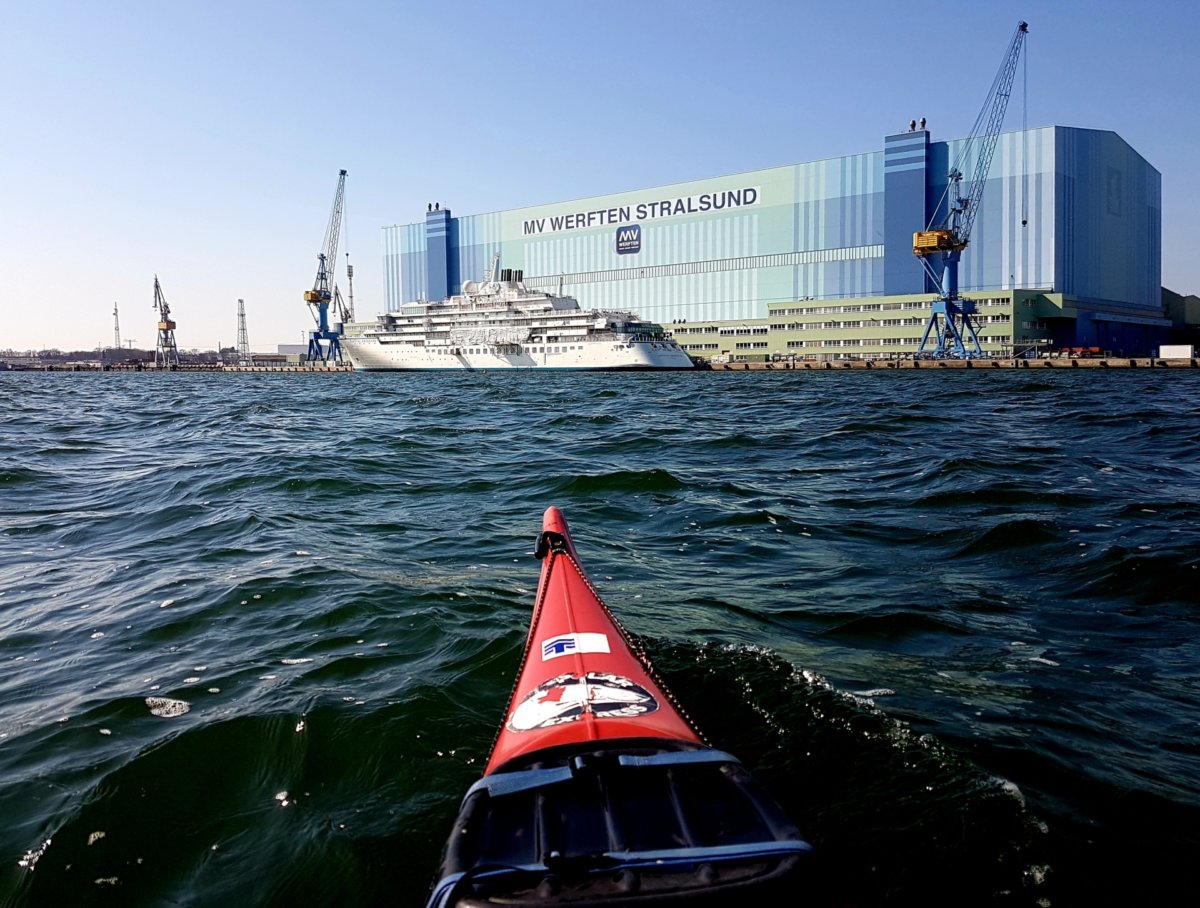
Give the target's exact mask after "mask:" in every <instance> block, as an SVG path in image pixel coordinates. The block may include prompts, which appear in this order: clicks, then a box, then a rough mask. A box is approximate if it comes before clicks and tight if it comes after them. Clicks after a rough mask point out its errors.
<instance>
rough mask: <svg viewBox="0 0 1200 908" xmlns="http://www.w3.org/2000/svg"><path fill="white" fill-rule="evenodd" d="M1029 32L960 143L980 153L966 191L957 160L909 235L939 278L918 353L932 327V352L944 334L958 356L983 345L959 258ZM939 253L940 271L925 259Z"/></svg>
mask: <svg viewBox="0 0 1200 908" xmlns="http://www.w3.org/2000/svg"><path fill="white" fill-rule="evenodd" d="M1028 32H1029V25H1028V23H1026V22H1023V21H1022V22H1018V23H1017V28H1016V30H1015V31H1014V32H1013V36H1012V40H1010V41H1009V43H1008V50H1007V51H1005V54H1004V58H1003V60H1002V61H1001V63H1000V69H999V70H997V72H996V76H995V78H994V79H993V80H992V87H991V89H990V90H989V91H988V95H987V99H986V100H985V101H984V104H983V107H982V108H981V109H980V111H979V116H978V117H976V118H975V125H974V126H973V127H972V128H971V133H970V135H969V136H968V137H967V140H966V141H965V142H964V143H963V149H962V152H961V154H960V158H959V161H960V162H961V161H962V159H963V158H964V157H965V155H966V153H967V151H968V150H969V149H971V148H972V147H973V146H975V145H976V144H978V148H979V152H978V155H977V157H976V159H975V169H974V171H973V172H972V174H971V181H970V182H969V183H968V184H967V191H966V195H963V194H962V186H961V183H962V179H963V173H962V170H961V168H960V167H959V162H955V164H954V165H953V166H952V167H951V168H950V172H949V173H948V174H947V182H946V193H945V194H944V195H943V196H942V200H941V201H939V202H938V205H937V207H936V209H935V210H934V213H933V216H932V217H931V218H930V220H929V225H927V226H926V228H925V229H924V230H919V231H917V232H916V233H914V234H913V255H915V256H917V257H919V258H920V259H921V262H922V265H923V266H924V268H925V270H926V272H927V273H928V274H929V275H930V277H932V278H933V280H934V281H935V282H937V283H938V284H939V286H940V288H941V292H940V294H939V297H938V299H937V301H935V302H934V304H933V311H932V313H931V315H930V318H929V322H928V324H927V325H926V326H925V334H924V335H923V336H922V338H921V345H920V347H918V348H917V354H918V355H922V354H924V353H925V352H926V349H925V347H926V343H927V342H928V340H929V334H930V332H931V331H933V332H935V334H936V338H937V343H936V346H935V349H934V351H933V354H934V355H935V356H944V355H946V352H947V351H946V342H947V339H949V341H950V342H951V344H952V346H953V353H954V354H955V355H957V356H981V355H982V354H983V348H982V347H981V346H980V344H979V337H978V335H977V334H976V331H975V326H974V324H973V321H972V319H971V315H972V313H973V312H974V311H975V304H974V303H973V302H971V301H969V300H964V299H962V298H961V297H960V296H959V295H958V263H959V260H960V257H961V255H962V251H963V250H964V249H966V248H967V244H968V243H969V242H970V239H971V230H972V229H973V228H974V226H975V218H976V216H977V215H978V214H979V205H980V203H981V202H982V201H983V190H984V188H985V186H986V185H987V177H988V173H989V172H990V171H991V168H992V157H993V156H994V155H995V153H996V144H997V142H998V141H999V139H1000V128H1001V126H1002V125H1003V123H1004V114H1005V112H1006V111H1007V110H1008V101H1009V98H1010V97H1011V95H1012V85H1013V80H1014V79H1015V78H1016V74H1017V60H1018V59H1019V58H1020V56H1021V47H1022V46H1023V44H1024V42H1025V36H1026V35H1027V34H1028ZM947 198H949V204H948V205H947V207H946V214H945V217H944V218H942V220H941V222H940V225H939V226H937V227H934V226H932V225H933V224H934V223H935V222H936V221H937V220H938V217H939V214H940V213H941V211H942V210H943V203H944V202H945V201H946V199H947ZM934 255H941V256H942V258H943V268H942V273H941V274H940V275H938V274H937V273H936V272H935V271H934V270H933V268H932V266H931V265H930V264H929V258H930V257H931V256H934ZM964 330H965V331H966V332H967V333H969V334H970V338H971V344H972V349H971V350H967V348H966V345H965V344H964V342H963V337H962V335H963V331H964Z"/></svg>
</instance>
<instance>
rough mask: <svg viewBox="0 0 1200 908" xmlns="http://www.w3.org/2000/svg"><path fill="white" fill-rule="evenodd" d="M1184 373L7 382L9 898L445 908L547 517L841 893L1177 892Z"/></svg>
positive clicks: (2, 618)
mask: <svg viewBox="0 0 1200 908" xmlns="http://www.w3.org/2000/svg"><path fill="white" fill-rule="evenodd" d="M1165 372H1166V370H1163V373H1154V372H1151V371H1150V370H1138V371H1129V372H1121V373H1116V372H1114V373H1112V374H1108V373H1105V374H1099V375H1096V374H1092V373H1091V370H1088V374H1086V375H1085V374H1083V373H1082V370H1077V372H1072V373H1055V374H1054V375H1053V376H1052V377H1046V378H1040V377H1039V378H1031V377H1028V376H1026V375H1023V374H1020V373H1003V374H1001V373H993V372H991V371H989V372H987V373H978V372H976V371H973V372H971V373H963V372H957V371H953V372H952V371H950V370H940V371H938V370H923V371H922V372H920V373H913V374H903V375H901V374H898V373H895V372H892V373H886V372H881V373H878V374H874V373H849V372H845V373H843V372H840V371H831V372H829V373H825V372H816V371H814V372H798V373H791V372H789V373H770V374H765V375H762V376H755V375H728V374H707V375H705V374H699V375H671V376H647V375H628V376H612V375H607V376H605V375H575V376H568V375H552V376H542V375H506V376H501V375H463V376H433V375H402V376H400V375H397V376H391V375H350V376H342V377H339V378H337V379H335V380H332V381H326V380H323V379H317V380H314V379H312V378H311V377H308V376H304V375H270V374H251V375H238V376H221V375H190V374H180V373H177V374H173V375H156V374H149V373H144V374H131V375H90V374H86V373H53V374H45V375H40V374H39V375H0V391H2V392H3V393H4V396H5V399H6V401H7V402H8V406H7V408H6V410H5V412H4V413H0V490H3V492H4V500H3V502H0V510H2V512H3V520H0V666H2V667H3V668H2V670H0V816H2V817H4V818H5V822H4V823H0V902H3V903H5V904H9V903H12V904H14V905H26V904H28V905H60V904H109V903H112V904H170V903H204V904H208V903H213V904H216V903H219V902H221V901H223V900H226V901H231V902H237V903H239V904H276V903H281V902H283V901H287V900H292V899H305V900H307V901H308V902H311V903H314V904H327V903H331V902H339V903H344V904H346V905H374V904H403V905H416V904H420V903H421V902H422V900H423V898H424V896H425V894H426V891H427V885H428V881H429V876H430V874H431V873H432V871H433V868H434V866H435V865H436V863H437V856H438V851H439V849H440V845H441V842H442V840H443V838H444V836H445V834H446V831H447V830H448V827H449V823H450V820H451V819H452V816H453V813H454V810H455V808H456V805H457V801H458V799H459V798H460V797H461V794H462V792H463V791H464V790H465V788H466V787H467V785H469V784H470V782H471V781H472V780H473V779H474V778H476V777H477V775H478V773H479V772H480V769H481V766H482V764H483V762H484V761H485V760H486V756H487V751H488V748H489V747H490V744H491V740H492V736H493V733H494V731H495V728H496V726H497V723H498V722H499V718H500V717H499V712H500V710H501V709H502V708H503V703H504V702H505V699H506V697H507V695H508V692H509V688H510V685H511V682H512V675H513V673H514V672H515V670H516V664H517V660H518V658H519V654H520V649H521V645H522V640H523V637H524V631H525V626H526V622H527V621H528V616H529V609H530V605H531V602H532V596H533V587H534V585H535V584H536V571H537V565H536V562H534V561H533V560H532V559H530V558H529V557H528V553H529V552H530V551H531V549H532V541H533V537H534V534H535V533H536V531H537V529H538V528H539V521H540V513H541V510H542V509H543V508H544V507H545V506H546V505H549V504H556V505H558V506H560V507H562V508H563V509H564V511H565V512H566V514H567V517H568V519H569V520H570V522H571V524H572V527H573V529H574V532H575V536H576V543H577V546H578V547H579V549H580V551H581V553H582V555H583V557H584V559H585V563H586V564H587V565H588V569H589V573H590V574H591V576H592V578H593V580H594V581H595V582H596V583H597V585H598V586H599V587H600V589H601V590H602V591H603V592H604V593H605V595H606V598H607V599H608V600H609V602H610V604H611V605H612V607H613V608H614V610H615V611H616V612H617V613H618V614H619V615H620V616H621V618H622V620H623V621H624V622H625V623H626V624H627V625H628V626H629V627H630V629H631V630H632V631H633V632H635V633H638V634H642V635H645V636H646V637H647V642H648V648H649V651H650V654H651V656H652V658H653V659H654V660H655V662H656V663H657V665H658V667H659V669H660V671H661V672H662V673H663V674H664V676H665V677H666V679H667V681H668V683H669V685H670V687H671V688H672V690H673V691H674V692H675V694H676V696H677V697H678V699H679V700H680V702H681V703H682V704H683V705H684V707H685V708H686V709H687V711H688V712H689V714H690V715H691V716H692V718H693V719H694V720H695V721H696V723H697V725H698V726H699V727H700V728H701V730H702V731H703V732H704V733H705V734H706V735H707V736H708V737H709V738H710V739H711V740H712V742H713V743H714V744H717V745H718V746H721V747H724V748H726V749H729V750H731V751H733V752H735V753H738V754H740V755H741V756H742V757H743V758H744V759H745V760H746V761H747V762H749V763H750V764H751V766H752V768H753V769H754V770H755V772H756V773H758V774H759V775H760V776H761V777H762V779H763V780H764V781H765V782H766V783H767V784H768V786H769V787H770V788H772V789H773V790H774V791H775V792H776V793H777V794H778V795H779V796H780V797H781V798H782V799H783V801H784V802H785V805H786V806H787V808H788V809H789V812H790V813H792V814H793V816H794V818H795V819H796V820H797V821H798V822H799V824H800V825H801V827H802V828H803V829H804V830H805V833H806V834H807V835H808V837H809V838H810V839H811V840H812V841H814V843H815V844H816V845H817V846H818V849H819V853H820V855H821V866H822V868H823V869H822V871H821V876H820V878H819V879H817V880H814V884H813V885H814V887H815V888H816V889H817V891H818V892H819V894H820V895H821V896H822V898H823V899H824V900H825V901H826V902H827V903H830V904H851V903H853V904H862V905H908V904H916V903H920V904H929V905H936V904H947V905H949V904H1005V905H1010V904H1011V905H1030V906H1033V905H1044V904H1051V905H1057V904H1062V905H1065V904H1083V903H1093V904H1100V903H1106V902H1108V903H1111V902H1114V901H1116V902H1124V903H1134V902H1136V901H1139V900H1141V901H1145V900H1149V899H1152V898H1153V897H1154V896H1155V895H1157V894H1158V893H1160V892H1162V893H1168V892H1170V891H1171V890H1172V888H1173V887H1178V886H1181V885H1184V884H1185V883H1186V881H1187V880H1186V874H1187V872H1188V870H1187V868H1188V867H1190V861H1191V860H1192V857H1191V856H1192V855H1193V854H1194V852H1195V848H1196V846H1197V845H1200V835H1198V834H1197V832H1196V831H1195V830H1197V829H1200V748H1198V747H1197V745H1196V734H1195V730H1196V728H1197V727H1198V726H1200V680H1198V678H1197V674H1196V671H1195V666H1196V665H1197V664H1200V642H1198V641H1200V636H1198V633H1197V617H1198V615H1200V611H1198V605H1200V598H1198V597H1197V595H1196V590H1197V589H1200V582H1198V581H1200V576H1198V575H1200V560H1198V558H1197V555H1196V553H1197V552H1198V551H1200V530H1198V529H1197V527H1198V526H1200V466H1198V463H1200V461H1198V460H1197V458H1196V456H1195V443H1196V439H1197V438H1200V409H1198V408H1197V407H1196V406H1195V405H1194V403H1190V402H1191V401H1194V400H1196V394H1197V390H1200V382H1198V381H1197V379H1196V377H1195V376H1194V375H1193V374H1192V373H1190V372H1186V371H1180V370H1170V372H1169V374H1164V373H1165ZM180 704H185V705H186V709H184V707H183V706H181V705H180Z"/></svg>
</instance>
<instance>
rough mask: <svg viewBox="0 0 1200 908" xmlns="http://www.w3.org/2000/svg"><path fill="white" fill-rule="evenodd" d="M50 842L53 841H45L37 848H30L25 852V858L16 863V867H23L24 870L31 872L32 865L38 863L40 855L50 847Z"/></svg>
mask: <svg viewBox="0 0 1200 908" xmlns="http://www.w3.org/2000/svg"><path fill="white" fill-rule="evenodd" d="M51 841H53V840H52V839H46V841H44V842H42V844H41V845H39V846H38V847H37V848H32V849H30V850H29V851H27V852H25V857H23V858H21V860H19V861H17V866H18V867H23V868H24V869H25V870H32V869H33V865H34V864H36V863H37V862H38V858H40V857H41V856H42V855H44V854H45V853H46V849H47V848H49V847H50V842H51Z"/></svg>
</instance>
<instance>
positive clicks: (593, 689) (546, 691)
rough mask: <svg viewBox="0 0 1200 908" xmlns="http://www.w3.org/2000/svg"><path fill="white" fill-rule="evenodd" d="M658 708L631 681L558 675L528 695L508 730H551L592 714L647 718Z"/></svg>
mask: <svg viewBox="0 0 1200 908" xmlns="http://www.w3.org/2000/svg"><path fill="white" fill-rule="evenodd" d="M656 709H658V701H657V700H655V699H654V696H653V695H652V694H651V693H650V692H649V691H648V690H646V688H644V687H642V686H641V685H640V684H635V683H634V682H632V681H630V680H629V679H628V678H625V677H623V676H621V675H610V674H607V673H605V672H588V673H587V674H586V675H584V676H582V677H580V676H579V675H559V676H558V677H557V678H551V679H550V680H549V681H544V682H542V683H541V684H539V685H538V686H537V687H536V688H534V689H533V690H532V691H530V692H529V694H528V695H527V696H526V697H525V699H524V700H522V701H521V702H520V704H519V705H518V706H517V708H516V709H514V710H513V713H512V716H511V717H510V718H509V720H508V730H509V731H533V730H534V729H537V728H550V727H551V726H554V725H562V724H563V723H565V722H574V721H575V720H576V719H578V718H580V717H582V716H585V715H587V714H589V713H590V714H591V715H592V716H594V717H595V718H597V719H612V718H626V719H627V718H629V717H631V716H644V715H645V714H646V713H652V712H654V711H655V710H656Z"/></svg>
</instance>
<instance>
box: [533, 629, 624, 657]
mask: <svg viewBox="0 0 1200 908" xmlns="http://www.w3.org/2000/svg"><path fill="white" fill-rule="evenodd" d="M611 652H612V650H611V649H609V648H608V635H607V634H563V635H562V636H560V637H551V638H550V639H549V640H543V641H542V661H543V662H548V661H549V660H551V659H557V658H558V657H559V656H569V655H571V654H572V653H611Z"/></svg>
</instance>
